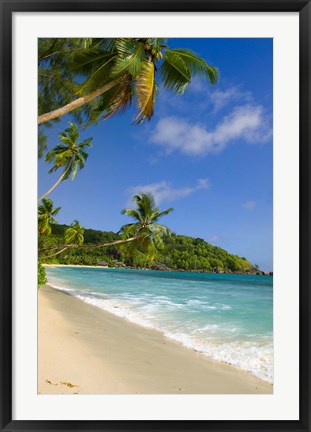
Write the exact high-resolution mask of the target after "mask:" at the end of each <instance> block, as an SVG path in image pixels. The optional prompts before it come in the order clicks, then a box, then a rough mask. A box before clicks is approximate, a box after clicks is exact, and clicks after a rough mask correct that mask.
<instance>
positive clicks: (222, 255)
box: [45, 224, 255, 273]
mask: <svg viewBox="0 0 311 432" xmlns="http://www.w3.org/2000/svg"><path fill="white" fill-rule="evenodd" d="M66 229H68V226H67V225H57V224H54V225H52V234H51V236H50V239H51V240H52V241H53V242H54V244H61V243H62V242H63V237H64V234H65V231H66ZM120 238H121V236H120V235H119V234H116V233H113V232H105V231H98V230H92V229H85V230H84V245H92V244H99V243H108V242H113V241H115V240H120ZM45 262H47V263H54V264H58V263H59V264H78V265H79V264H80V265H108V266H110V267H123V266H128V267H134V268H158V269H166V268H170V269H172V270H185V271H206V272H222V271H224V272H239V273H248V272H251V273H252V272H254V271H255V269H254V267H253V265H252V264H251V263H250V262H249V261H247V260H246V259H245V258H241V257H238V256H237V255H232V254H229V253H228V252H226V251H225V250H224V249H221V248H220V247H217V246H212V245H211V244H209V243H208V242H206V241H205V240H203V239H200V238H193V237H188V236H183V235H176V234H172V235H171V236H165V237H164V238H163V246H162V249H160V250H157V251H156V253H155V255H154V256H153V257H152V259H151V258H150V256H148V254H145V253H142V252H141V251H140V250H139V249H136V250H135V251H134V250H132V254H131V255H129V254H128V250H127V249H126V247H117V246H113V245H112V246H109V247H106V248H104V247H102V248H89V249H86V248H73V249H68V250H67V251H65V252H63V253H61V254H59V255H58V256H57V257H52V258H50V259H46V260H45Z"/></svg>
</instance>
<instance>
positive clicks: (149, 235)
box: [119, 193, 174, 259]
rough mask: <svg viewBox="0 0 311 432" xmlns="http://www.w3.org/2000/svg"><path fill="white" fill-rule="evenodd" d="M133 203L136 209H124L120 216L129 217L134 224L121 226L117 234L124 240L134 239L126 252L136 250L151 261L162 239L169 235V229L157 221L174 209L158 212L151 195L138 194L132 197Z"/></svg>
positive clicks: (160, 246) (161, 243)
mask: <svg viewBox="0 0 311 432" xmlns="http://www.w3.org/2000/svg"><path fill="white" fill-rule="evenodd" d="M133 201H134V202H135V203H136V205H137V209H135V210H134V209H128V208H126V209H124V210H122V214H126V215H127V216H130V217H131V218H132V219H134V223H130V224H127V225H123V227H122V228H121V230H120V231H119V233H120V234H121V235H122V236H123V238H125V239H127V238H135V241H133V242H132V243H131V244H130V245H128V246H127V250H128V252H130V253H131V252H133V251H135V250H138V251H141V252H144V253H147V254H148V255H149V257H150V258H151V259H152V258H153V257H154V256H155V253H156V250H157V249H161V248H162V247H163V238H164V237H165V236H170V235H171V231H170V229H169V228H168V227H166V226H165V225H161V224H159V223H158V221H159V219H160V218H162V217H163V216H165V215H168V214H169V213H171V212H172V211H173V210H174V209H173V208H168V209H167V210H164V211H160V209H159V208H158V207H157V206H156V204H155V201H154V198H153V196H152V194H151V193H139V194H138V195H135V196H134V197H133Z"/></svg>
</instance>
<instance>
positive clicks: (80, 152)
mask: <svg viewBox="0 0 311 432" xmlns="http://www.w3.org/2000/svg"><path fill="white" fill-rule="evenodd" d="M79 137H80V134H79V131H78V127H77V125H75V124H73V123H69V127H68V128H67V129H65V131H64V132H62V133H60V134H59V138H60V140H61V142H62V143H61V144H58V145H57V146H56V147H54V148H53V149H52V150H51V151H50V152H49V153H47V155H46V156H45V160H46V161H47V162H53V163H54V165H53V166H52V168H51V169H50V171H49V173H53V172H55V171H57V170H58V169H59V168H63V169H64V170H63V172H62V174H61V176H60V177H59V178H58V180H57V181H56V182H55V183H54V184H53V186H52V187H51V188H50V189H49V190H48V191H47V192H45V193H44V194H43V195H42V196H41V197H40V198H39V199H38V201H41V200H42V199H43V198H45V197H46V196H47V195H49V194H50V193H51V192H52V191H53V190H54V189H55V188H56V186H57V185H58V184H59V183H60V182H62V181H65V180H67V179H68V178H69V176H70V175H71V178H72V180H73V179H74V178H75V176H76V174H77V171H78V169H82V168H83V167H84V164H85V162H86V160H87V158H88V153H87V151H86V150H85V147H91V146H92V139H93V138H87V139H85V140H84V141H82V142H80V143H78V142H77V141H78V139H79Z"/></svg>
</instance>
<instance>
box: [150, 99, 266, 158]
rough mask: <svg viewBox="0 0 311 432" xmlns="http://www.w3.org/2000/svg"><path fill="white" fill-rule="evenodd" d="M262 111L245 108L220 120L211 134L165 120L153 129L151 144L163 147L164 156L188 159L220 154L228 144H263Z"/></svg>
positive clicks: (201, 127)
mask: <svg viewBox="0 0 311 432" xmlns="http://www.w3.org/2000/svg"><path fill="white" fill-rule="evenodd" d="M267 123H268V122H267V119H266V117H265V115H264V112H263V108H262V107H261V106H260V105H258V106H254V105H244V106H239V107H237V108H235V109H234V110H233V111H232V112H231V114H229V115H227V116H226V117H224V118H223V120H222V121H221V122H219V123H218V124H217V125H216V127H215V128H214V130H211V131H209V130H208V129H207V128H206V126H204V125H201V124H193V123H190V122H189V121H187V120H185V119H182V118H179V117H164V118H162V119H161V120H159V122H158V123H157V125H156V128H155V130H154V133H153V135H152V137H151V138H150V141H151V142H152V143H154V144H157V145H159V146H162V147H164V149H165V151H166V153H167V154H169V153H172V152H173V151H180V152H181V153H184V154H187V155H192V156H196V155H206V154H209V153H219V152H221V151H222V150H224V149H225V148H226V147H227V146H228V145H229V143H230V142H231V141H234V140H237V139H240V140H244V141H246V142H248V143H253V142H257V143H260V142H264V141H266V140H267V139H268V138H270V136H271V130H270V128H269V127H268V124H267Z"/></svg>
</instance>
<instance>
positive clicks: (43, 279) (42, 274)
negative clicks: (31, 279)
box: [38, 262, 47, 288]
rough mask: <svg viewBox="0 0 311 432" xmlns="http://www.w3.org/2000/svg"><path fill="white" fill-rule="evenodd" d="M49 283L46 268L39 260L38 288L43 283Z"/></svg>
mask: <svg viewBox="0 0 311 432" xmlns="http://www.w3.org/2000/svg"><path fill="white" fill-rule="evenodd" d="M46 283H47V278H46V274H45V269H44V267H43V266H42V264H41V263H40V262H38V288H40V286H41V285H44V284H46Z"/></svg>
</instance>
